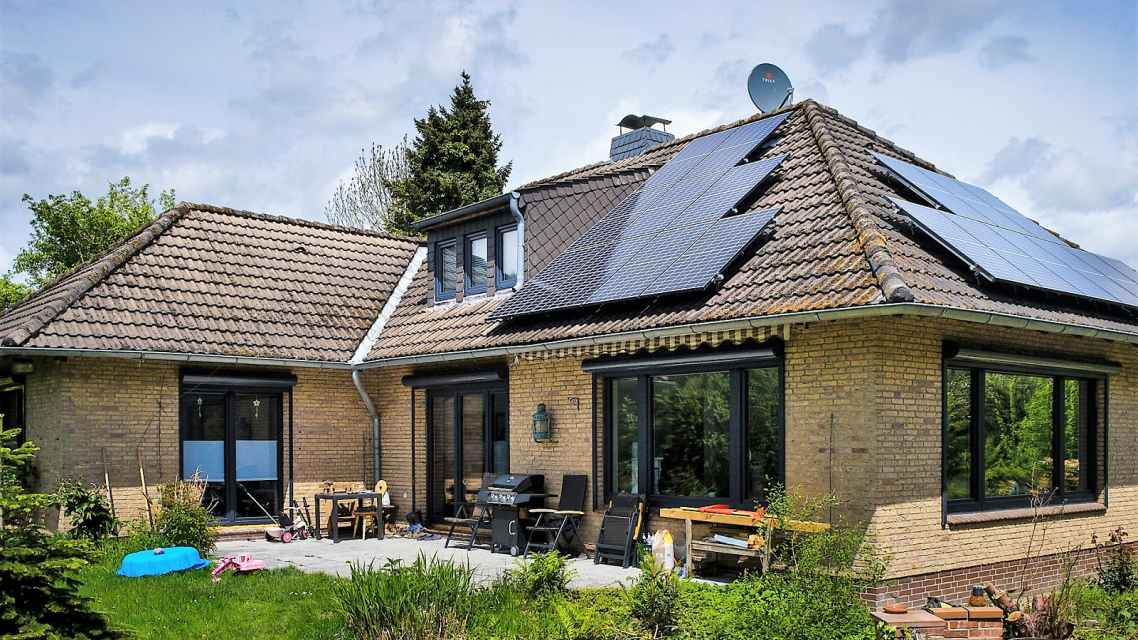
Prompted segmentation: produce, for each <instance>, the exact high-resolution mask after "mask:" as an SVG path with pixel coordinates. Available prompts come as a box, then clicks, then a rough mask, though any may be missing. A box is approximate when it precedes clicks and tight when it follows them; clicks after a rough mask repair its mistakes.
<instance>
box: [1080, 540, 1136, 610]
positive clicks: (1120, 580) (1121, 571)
mask: <svg viewBox="0 0 1138 640" xmlns="http://www.w3.org/2000/svg"><path fill="white" fill-rule="evenodd" d="M1127 535H1129V534H1127V533H1126V529H1124V528H1122V527H1121V526H1119V527H1117V528H1116V529H1115V530H1114V531H1111V532H1110V536H1109V538H1108V539H1107V541H1106V542H1099V541H1098V538H1097V536H1096V537H1092V538H1091V541H1092V542H1093V543H1094V545H1095V555H1096V556H1097V557H1098V567H1097V569H1096V571H1097V573H1098V577H1097V578H1096V580H1095V582H1096V583H1097V584H1098V586H1100V587H1102V589H1103V591H1106V592H1107V593H1109V594H1113V595H1117V594H1121V593H1126V592H1127V591H1133V590H1134V588H1135V587H1138V562H1135V560H1134V554H1133V553H1132V552H1131V551H1130V550H1129V549H1127V548H1126V546H1125V543H1126V536H1127Z"/></svg>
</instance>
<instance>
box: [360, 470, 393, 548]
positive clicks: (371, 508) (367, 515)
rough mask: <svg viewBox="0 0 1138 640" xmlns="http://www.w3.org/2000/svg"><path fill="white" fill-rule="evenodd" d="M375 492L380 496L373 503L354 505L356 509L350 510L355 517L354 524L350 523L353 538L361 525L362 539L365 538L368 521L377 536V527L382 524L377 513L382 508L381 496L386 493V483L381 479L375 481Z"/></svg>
mask: <svg viewBox="0 0 1138 640" xmlns="http://www.w3.org/2000/svg"><path fill="white" fill-rule="evenodd" d="M375 493H378V494H379V496H380V497H379V498H377V499H376V500H375V504H374V505H366V506H362V507H356V510H355V511H353V512H352V515H353V516H354V517H355V524H354V525H352V537H353V538H354V537H356V532H358V531H359V530H360V529H361V525H362V529H363V534H364V540H367V528H368V523H369V522H370V523H371V526H372V531H373V532H375V537H377V538H378V537H379V527H381V526H383V523H382V522H381V521H380V520H381V518H380V517H379V514H380V512H381V511H382V509H383V496H384V494H386V493H387V483H386V482H384V481H383V480H380V481H379V482H376V483H375Z"/></svg>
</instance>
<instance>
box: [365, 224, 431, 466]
mask: <svg viewBox="0 0 1138 640" xmlns="http://www.w3.org/2000/svg"><path fill="white" fill-rule="evenodd" d="M426 261H427V248H426V247H419V248H418V249H416V250H415V255H413V256H411V262H410V263H408V265H407V268H406V269H404V270H403V275H402V276H401V277H400V278H399V282H397V283H396V284H395V288H394V289H392V290H391V295H389V296H387V301H386V302H384V303H383V308H382V309H380V310H379V315H378V316H376V318H375V322H373V323H372V325H371V328H370V329H368V332H367V333H366V334H365V335H364V337H363V339H362V340H360V344H359V345H358V346H357V347H356V352H355V354H354V355H353V356H352V359H351V360H349V361H348V364H349V365H350V366H351V368H352V382H353V383H355V385H356V391H358V392H359V393H360V398H361V399H362V400H363V401H364V406H365V407H367V412H368V415H370V416H371V454H372V458H373V460H372V464H373V467H372V468H373V470H374V471H375V476H374V480H375V482H379V478H380V464H379V411H378V410H376V408H375V403H374V402H372V401H371V396H369V395H368V393H367V389H365V388H364V383H363V381H362V380H360V369H359V367H358V365H359V363H360V362H363V359H364V358H366V357H367V354H368V353H370V352H371V348H372V347H374V346H375V342H376V340H379V336H380V334H382V333H383V328H384V327H386V326H387V321H388V320H390V319H391V316H392V315H393V314H394V313H395V310H396V309H397V308H398V307H399V302H400V301H402V300H403V294H405V293H407V289H408V288H410V287H411V281H412V280H414V279H415V274H416V273H418V272H419V269H420V268H422V266H423V263H424V262H426Z"/></svg>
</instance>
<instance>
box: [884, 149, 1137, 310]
mask: <svg viewBox="0 0 1138 640" xmlns="http://www.w3.org/2000/svg"><path fill="white" fill-rule="evenodd" d="M873 155H874V157H875V158H877V160H878V162H880V163H881V164H883V165H885V166H886V167H888V168H889V170H890V171H892V172H893V173H894V174H895V175H896V176H897V177H899V178H900V179H901V180H902V181H903V182H904V183H906V184H907V185H908V186H909V187H910V188H911V189H913V190H914V191H915V192H917V193H918V195H921V196H923V197H925V198H927V199H928V200H929V201H930V202H931V203H934V204H936V205H938V206H940V207H942V209H933V208H930V207H926V206H923V205H919V204H915V203H912V202H906V201H904V200H898V199H895V198H891V200H892V201H893V203H894V204H895V205H897V207H898V208H900V209H901V210H902V211H904V212H905V213H906V214H907V215H908V216H909V217H910V218H912V219H913V220H914V221H915V222H916V223H917V224H918V225H919V226H920V227H921V228H922V229H923V230H924V231H925V233H928V234H929V235H930V236H932V237H933V238H935V239H936V240H937V241H938V242H940V243H941V244H942V245H944V247H945V248H946V249H948V250H949V251H951V252H952V253H954V254H956V255H957V256H958V257H960V258H961V259H962V260H964V261H965V262H967V263H969V264H970V265H972V266H973V268H974V269H975V270H977V271H978V272H980V273H981V274H983V275H985V276H986V277H988V278H989V279H991V280H994V281H996V280H998V281H1003V282H1006V283H1012V284H1018V285H1022V286H1027V287H1033V288H1037V289H1044V290H1047V291H1058V292H1062V293H1067V294H1071V295H1075V296H1081V297H1085V298H1091V299H1094V300H1103V301H1106V302H1113V303H1116V304H1123V305H1126V306H1131V307H1138V271H1135V270H1134V269H1131V268H1130V267H1129V266H1127V265H1126V264H1125V263H1123V262H1121V261H1119V260H1115V259H1113V258H1108V257H1106V256H1100V255H1098V254H1096V253H1091V252H1089V251H1083V250H1081V249H1076V248H1074V247H1072V246H1070V245H1068V244H1067V243H1065V242H1063V241H1062V240H1060V239H1059V238H1057V237H1055V236H1054V235H1053V234H1051V233H1050V232H1048V231H1047V230H1046V229H1044V228H1043V227H1041V226H1039V225H1038V224H1036V223H1035V222H1033V221H1031V220H1030V219H1028V218H1027V217H1025V216H1023V215H1022V214H1020V213H1019V212H1018V211H1016V210H1015V209H1013V208H1011V207H1010V206H1008V205H1007V204H1006V203H1004V202H1003V201H1001V200H1000V199H999V198H997V197H996V196H994V195H992V194H990V193H988V192H987V191H985V190H984V189H981V188H980V187H976V186H973V185H970V184H966V183H964V182H960V181H958V180H953V179H952V178H948V177H946V176H942V175H940V174H938V173H934V172H932V171H927V170H925V169H921V168H920V167H916V166H913V165H911V164H908V163H906V162H901V161H900V160H895V159H893V158H889V157H886V156H882V155H878V154H873Z"/></svg>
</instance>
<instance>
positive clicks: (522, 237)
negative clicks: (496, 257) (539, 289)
mask: <svg viewBox="0 0 1138 640" xmlns="http://www.w3.org/2000/svg"><path fill="white" fill-rule="evenodd" d="M520 198H521V194H519V193H518V192H517V191H511V192H510V213H511V214H512V215H513V216H514V220H515V221H517V223H518V248H517V254H518V264H517V269H518V282H517V284H515V285H514V290H515V291H517V290H518V289H521V288H522V285H523V284H524V283H525V281H526V219H525V218H523V217H522V212H521V209H519V208H518V200H519V199H520Z"/></svg>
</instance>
